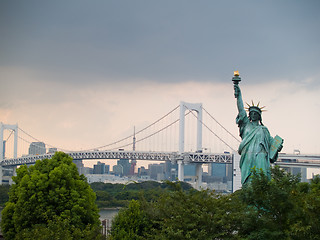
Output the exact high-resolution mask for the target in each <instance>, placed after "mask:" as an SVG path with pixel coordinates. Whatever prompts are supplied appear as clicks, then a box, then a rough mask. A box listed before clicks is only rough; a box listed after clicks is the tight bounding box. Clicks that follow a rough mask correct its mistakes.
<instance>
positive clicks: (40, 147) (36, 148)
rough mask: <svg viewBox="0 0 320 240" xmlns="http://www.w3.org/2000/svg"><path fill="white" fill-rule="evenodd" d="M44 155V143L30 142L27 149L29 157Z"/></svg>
mask: <svg viewBox="0 0 320 240" xmlns="http://www.w3.org/2000/svg"><path fill="white" fill-rule="evenodd" d="M45 153H46V145H45V143H44V142H32V143H31V144H30V147H29V155H42V154H45Z"/></svg>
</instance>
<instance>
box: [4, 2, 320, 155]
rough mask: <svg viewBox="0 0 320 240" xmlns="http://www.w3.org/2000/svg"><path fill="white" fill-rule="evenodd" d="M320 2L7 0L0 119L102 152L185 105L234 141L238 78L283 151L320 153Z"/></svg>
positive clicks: (56, 142) (50, 139)
mask: <svg viewBox="0 0 320 240" xmlns="http://www.w3.org/2000/svg"><path fill="white" fill-rule="evenodd" d="M319 10H320V2H319V1H317V0H309V1H300V0H290V1H289V0H282V1H279V0H268V1H266V0H263V1H254V0H244V1H236V0H227V1H214V0H210V1H209V0H200V1H191V0H184V1H182V0H176V1H172V0H170V1H169V0H163V1H155V0H134V1H133V0H109V1H102V0H94V1H85V0H77V1H76V0H68V1H62V0H56V1H41V0H29V1H24V0H16V1H11V0H3V1H1V2H0V32H1V36H0V122H2V123H5V124H15V123H17V124H18V125H19V127H20V128H21V129H23V130H25V131H26V132H28V133H29V134H31V135H32V136H34V137H36V138H37V139H40V140H42V141H44V142H46V143H50V144H51V145H53V146H59V147H62V148H65V149H72V150H80V149H88V148H94V147H96V146H102V145H105V144H108V143H110V142H113V141H115V140H118V139H120V138H122V137H125V136H128V135H129V134H131V133H132V131H133V127H134V126H135V127H136V128H137V129H139V128H140V129H141V128H143V127H144V126H146V125H148V124H150V123H152V122H154V121H155V120H157V119H158V118H160V117H162V116H163V115H164V114H166V113H168V112H169V111H170V110H172V109H173V108H174V107H176V106H177V105H179V103H180V101H185V102H190V103H202V104H203V106H204V108H205V109H206V110H207V111H208V112H210V114H211V115H213V116H214V117H215V118H216V119H217V120H218V121H219V122H220V123H221V124H223V125H224V126H225V127H226V128H227V129H228V130H229V131H230V132H231V133H233V134H234V135H236V136H238V127H237V125H236V123H235V117H236V115H237V108H236V101H235V98H234V93H233V85H232V82H231V78H232V76H233V71H235V70H239V72H240V76H241V78H242V81H241V83H240V87H241V89H242V94H243V99H244V101H245V102H251V100H253V101H254V102H255V103H257V102H259V101H260V102H261V105H264V106H266V109H267V111H266V112H264V113H263V115H262V118H263V123H264V125H265V126H267V127H268V129H269V131H270V133H271V135H272V136H275V135H279V136H281V137H282V138H283V139H284V141H285V142H284V148H283V150H282V152H285V153H292V152H293V151H294V150H295V149H299V150H300V152H301V153H306V154H311V153H316V154H320V141H319V133H320V124H319V122H318V121H319V119H320V103H319V100H320V81H319V78H320V41H319V39H320V31H319V29H320V15H319V14H318V13H319Z"/></svg>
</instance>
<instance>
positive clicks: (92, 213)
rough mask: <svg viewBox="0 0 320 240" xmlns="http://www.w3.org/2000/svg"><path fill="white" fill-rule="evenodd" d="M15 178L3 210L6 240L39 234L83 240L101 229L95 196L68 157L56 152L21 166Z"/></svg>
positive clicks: (2, 225) (3, 227)
mask: <svg viewBox="0 0 320 240" xmlns="http://www.w3.org/2000/svg"><path fill="white" fill-rule="evenodd" d="M12 179H13V181H14V182H15V184H14V185H12V186H11V188H10V192H9V201H8V202H7V203H6V206H5V208H4V209H3V211H2V222H1V227H2V231H3V234H4V236H5V238H6V239H8V240H10V239H28V236H30V237H32V239H36V238H35V236H37V234H38V235H39V239H44V236H48V239H50V236H51V235H52V234H62V235H61V237H59V236H57V237H55V239H59V238H60V239H81V238H85V235H88V234H89V235H90V234H91V233H92V232H96V231H97V230H96V229H98V228H99V226H100V221H99V214H98V208H97V206H96V204H95V194H94V192H93V191H92V189H91V188H90V186H89V184H88V183H87V181H86V179H85V177H84V176H83V175H81V176H79V174H78V171H77V168H76V165H75V164H73V163H72V158H71V157H69V156H68V155H67V154H65V153H62V152H57V153H56V154H55V155H54V156H53V157H52V159H50V160H49V159H44V160H42V161H37V162H36V163H35V165H33V166H30V167H27V166H25V165H24V166H21V167H20V168H18V169H17V176H15V177H13V178H12ZM55 227H58V228H59V229H60V230H61V231H60V232H59V233H57V232H56V229H55ZM41 236H42V237H41ZM30 239H31V238H30ZM51 239H52V238H51Z"/></svg>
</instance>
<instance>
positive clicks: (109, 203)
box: [91, 181, 192, 208]
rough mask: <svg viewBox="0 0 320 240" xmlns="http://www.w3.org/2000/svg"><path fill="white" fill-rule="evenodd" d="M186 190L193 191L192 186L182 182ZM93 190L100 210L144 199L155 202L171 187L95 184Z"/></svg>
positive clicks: (159, 185)
mask: <svg viewBox="0 0 320 240" xmlns="http://www.w3.org/2000/svg"><path fill="white" fill-rule="evenodd" d="M180 185H181V187H182V188H183V189H185V190H187V189H191V188H192V187H191V186H190V184H188V183H185V182H181V183H180ZM91 188H92V189H93V190H94V191H95V193H96V195H97V200H96V203H97V205H98V207H99V208H109V207H128V205H129V203H130V201H131V200H139V199H141V198H142V197H143V198H144V199H145V200H147V201H148V202H151V201H155V200H156V199H158V198H159V196H160V195H161V194H163V193H164V192H166V191H168V189H169V188H170V186H169V185H168V184H167V183H166V182H163V183H159V182H155V181H145V182H141V183H136V182H129V183H128V184H111V183H101V182H95V183H92V184H91Z"/></svg>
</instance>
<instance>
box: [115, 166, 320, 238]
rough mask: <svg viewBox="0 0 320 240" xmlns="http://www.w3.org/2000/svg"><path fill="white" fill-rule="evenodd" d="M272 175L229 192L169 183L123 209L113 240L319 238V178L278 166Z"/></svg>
mask: <svg viewBox="0 0 320 240" xmlns="http://www.w3.org/2000/svg"><path fill="white" fill-rule="evenodd" d="M269 179H270V178H269V177H268V176H266V175H264V173H263V172H260V171H255V172H254V173H253V176H252V179H251V184H249V185H247V186H246V187H244V188H243V189H241V190H239V191H237V192H235V193H233V194H229V195H219V194H216V193H215V192H213V191H196V190H192V189H191V190H187V191H186V190H183V189H181V187H180V186H179V184H175V183H169V184H168V187H171V189H172V190H171V191H165V192H162V193H161V195H160V196H159V198H157V199H155V200H154V201H151V202H150V201H146V199H145V198H141V199H139V200H134V201H132V202H131V204H130V205H129V207H128V208H124V209H123V210H121V211H120V212H119V214H118V215H117V217H116V218H115V220H114V222H113V225H112V231H111V236H110V239H115V240H117V239H159V240H160V239H174V240H175V239H177V240H178V239H297V240H298V239H305V240H307V239H320V218H319V216H320V178H319V177H316V178H314V179H313V180H312V181H311V183H300V179H299V177H297V176H293V175H291V174H289V173H286V172H285V171H283V170H281V169H279V168H278V167H276V168H273V169H271V180H269ZM126 237H128V238H126Z"/></svg>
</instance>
